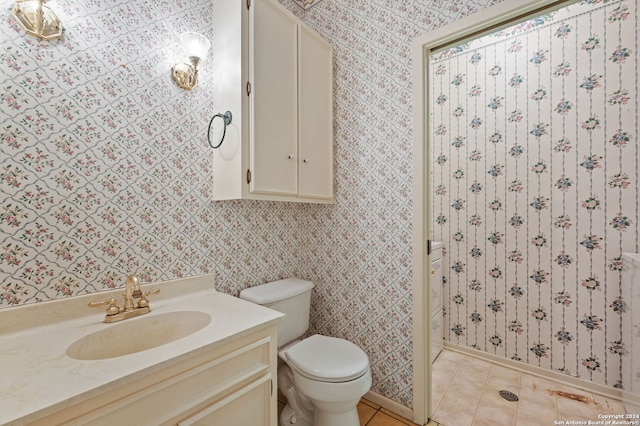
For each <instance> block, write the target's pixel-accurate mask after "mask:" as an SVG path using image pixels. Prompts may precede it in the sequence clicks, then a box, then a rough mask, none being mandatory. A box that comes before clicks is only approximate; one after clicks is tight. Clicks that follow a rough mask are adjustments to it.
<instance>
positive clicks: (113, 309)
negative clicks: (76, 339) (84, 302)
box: [89, 297, 120, 316]
mask: <svg viewBox="0 0 640 426" xmlns="http://www.w3.org/2000/svg"><path fill="white" fill-rule="evenodd" d="M104 305H109V307H108V308H107V316H110V315H115V314H117V313H119V312H120V309H119V308H118V306H117V305H116V299H114V298H113V297H112V298H111V299H109V300H94V301H93V302H89V307H90V308H95V307H96V306H104Z"/></svg>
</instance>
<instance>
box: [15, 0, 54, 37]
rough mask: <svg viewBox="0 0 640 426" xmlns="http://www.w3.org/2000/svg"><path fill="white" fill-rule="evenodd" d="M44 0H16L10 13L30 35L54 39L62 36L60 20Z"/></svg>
mask: <svg viewBox="0 0 640 426" xmlns="http://www.w3.org/2000/svg"><path fill="white" fill-rule="evenodd" d="M45 2H46V0H16V2H15V3H14V4H13V9H12V11H11V15H12V16H13V18H14V19H15V20H16V21H17V22H18V24H20V26H21V27H22V28H23V29H24V30H25V31H26V32H27V34H30V35H32V36H35V37H38V38H40V39H42V40H55V39H57V38H60V37H61V36H62V22H61V21H60V18H58V15H56V13H55V12H54V11H53V10H52V9H51V8H50V7H49V6H46V5H45V4H44V3H45Z"/></svg>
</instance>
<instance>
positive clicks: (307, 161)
mask: <svg viewBox="0 0 640 426" xmlns="http://www.w3.org/2000/svg"><path fill="white" fill-rule="evenodd" d="M302 161H304V162H305V163H310V162H311V160H309V159H308V158H305V159H304V160H302Z"/></svg>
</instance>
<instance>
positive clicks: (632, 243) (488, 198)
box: [431, 0, 640, 388]
mask: <svg viewBox="0 0 640 426" xmlns="http://www.w3.org/2000/svg"><path fill="white" fill-rule="evenodd" d="M637 8H638V4H637V2H634V1H606V0H605V1H597V0H585V1H581V2H579V3H577V4H574V5H571V6H569V7H567V8H564V9H562V10H560V11H558V12H554V13H550V14H548V15H544V16H541V17H539V18H537V19H534V20H531V21H529V22H526V23H523V24H520V25H517V26H515V27H511V28H508V29H505V30H502V31H500V32H498V33H495V34H492V35H489V36H486V37H483V38H481V39H478V40H475V41H473V42H471V43H468V44H466V45H463V46H460V47H458V48H456V49H451V50H449V51H446V52H443V53H441V54H439V55H437V56H434V57H433V58H432V72H431V78H432V81H433V82H434V86H435V87H434V90H435V96H434V99H433V102H432V109H431V110H432V112H433V115H432V123H433V129H434V130H433V140H434V141H435V143H434V146H433V158H434V161H435V164H434V165H433V169H432V172H433V180H434V191H433V192H434V195H433V197H434V200H433V217H434V218H435V222H436V223H435V225H434V230H435V231H434V233H435V239H436V240H440V239H442V240H443V241H445V246H446V247H447V251H448V262H449V264H448V270H447V271H445V280H444V281H445V282H444V292H445V298H446V302H445V305H446V306H447V308H446V311H447V315H446V317H445V339H446V340H448V341H450V342H452V343H455V344H458V345H461V346H467V347H471V348H475V349H478V350H480V351H485V352H489V353H492V354H496V355H499V356H503V357H505V358H511V359H513V360H518V361H522V362H525V363H528V364H533V365H536V366H540V367H544V368H547V369H552V370H556V371H561V372H564V373H566V374H568V375H572V376H576V377H580V378H583V379H586V380H590V381H593V382H597V383H601V384H606V385H609V386H613V387H617V388H624V386H625V380H627V379H626V378H624V377H622V374H621V357H626V356H629V354H628V342H626V341H624V339H623V338H622V324H623V322H624V321H628V317H627V303H628V301H627V300H625V299H624V298H623V297H622V290H621V284H620V283H621V271H622V269H623V264H622V261H621V254H622V252H636V251H637V250H638V243H637V241H638V231H639V228H638V214H639V213H638V212H639V210H638V204H637V200H638V183H639V182H638V174H637V171H638V160H639V156H638V147H637V139H636V138H637V135H638V130H639V124H640V122H639V116H638V113H637V108H636V107H637V99H638V93H637V84H636V82H637V78H638V73H637V69H638V55H637V46H638V24H639V22H638V12H639V11H638V10H637Z"/></svg>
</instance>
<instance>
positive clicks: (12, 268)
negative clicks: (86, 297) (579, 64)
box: [0, 0, 494, 407]
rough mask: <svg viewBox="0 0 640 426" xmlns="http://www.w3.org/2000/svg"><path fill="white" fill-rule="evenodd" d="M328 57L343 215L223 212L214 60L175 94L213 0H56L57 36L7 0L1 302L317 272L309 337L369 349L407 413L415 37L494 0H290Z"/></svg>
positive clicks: (1, 99)
mask: <svg viewBox="0 0 640 426" xmlns="http://www.w3.org/2000/svg"><path fill="white" fill-rule="evenodd" d="M281 1H282V4H284V5H285V6H286V7H288V8H289V9H290V10H292V11H293V12H294V13H296V14H297V15H298V16H300V17H301V18H302V19H303V20H304V21H305V22H306V23H307V24H308V25H310V26H311V27H312V28H314V29H315V30H316V31H318V32H319V33H320V34H322V36H323V37H325V38H326V39H327V40H329V41H330V42H331V44H332V45H333V46H334V47H335V99H336V100H335V106H336V108H335V112H336V114H335V129H336V130H335V134H336V137H335V140H336V196H337V203H336V205H334V206H314V205H299V204H295V203H268V202H246V201H243V202H213V201H211V200H210V199H209V197H208V194H209V192H210V189H211V187H212V185H216V182H213V181H212V178H211V169H210V167H211V166H210V162H209V159H210V158H211V156H212V155H215V153H212V151H211V150H210V149H209V148H207V146H206V139H205V130H206V129H205V126H206V124H207V123H208V120H209V118H210V117H211V116H212V115H213V114H214V113H216V112H220V111H221V110H223V108H224V105H222V104H220V102H219V99H220V97H219V95H221V94H219V93H216V90H217V86H216V82H215V80H212V79H208V77H210V76H212V75H215V73H216V70H212V69H211V64H212V63H213V60H212V58H214V57H215V54H216V52H211V56H210V57H209V58H208V59H207V60H206V61H205V62H204V63H203V65H202V68H201V73H202V74H201V86H200V87H198V88H197V89H195V90H194V91H191V92H187V91H184V90H182V89H179V88H177V87H176V86H175V85H174V84H173V82H172V81H171V78H170V72H169V70H170V68H171V65H172V64H173V62H174V61H176V60H177V59H179V58H180V57H181V55H180V51H179V47H178V43H177V38H176V35H177V34H179V33H180V32H182V31H185V30H195V31H200V32H202V33H204V34H207V35H209V36H215V29H214V31H213V33H212V31H211V28H210V24H211V22H212V13H215V10H214V11H211V10H210V8H209V7H208V4H209V3H208V1H206V0H198V1H190V2H185V1H176V0H172V1H168V0H165V1H162V0H160V1H155V2H146V1H143V0H133V1H131V0H127V1H124V0H121V1H119V0H110V1H109V2H104V1H101V0H91V1H79V0H71V1H64V2H50V4H51V5H52V6H53V7H55V9H56V10H57V11H58V13H59V15H60V16H61V17H62V19H63V21H64V26H65V35H64V37H63V39H62V40H60V41H57V42H40V41H37V40H36V39H34V38H32V37H29V36H26V35H25V34H24V33H23V32H22V31H20V30H19V29H18V28H17V27H16V25H15V24H14V23H13V21H12V20H11V19H10V18H9V10H10V7H11V4H12V2H11V1H8V0H0V18H1V19H0V22H2V25H0V185H1V187H2V197H1V198H0V248H1V250H0V306H2V307H8V306H12V305H22V304H26V303H33V302H37V301H41V300H42V301H44V300H51V299H56V298H62V297H67V296H70V295H75V294H82V293H90V292H95V291H99V290H102V289H105V288H112V287H117V286H120V285H121V284H122V282H123V281H124V277H125V275H126V273H129V272H136V273H138V274H139V275H141V276H142V277H143V279H144V281H155V280H165V279H170V278H176V277H180V276H189V275H196V274H201V273H206V272H215V273H216V274H217V276H218V287H219V289H220V290H221V291H225V292H228V293H231V294H238V292H239V291H240V290H241V289H243V288H246V287H249V286H251V285H255V284H257V283H262V282H266V281H270V280H274V279H277V278H284V277H286V276H291V275H297V276H299V277H301V278H305V279H311V280H313V281H314V282H315V283H316V284H317V287H316V289H315V290H314V298H313V318H312V330H311V331H312V332H321V333H325V334H329V335H334V336H339V337H345V338H347V339H349V340H352V341H354V342H355V343H357V344H359V345H360V346H362V347H363V348H364V349H365V351H366V352H367V354H368V355H369V359H370V362H371V365H372V373H373V378H374V384H373V391H375V392H377V393H379V394H381V395H383V396H386V397H388V398H391V399H392V400H394V401H396V402H398V403H399V404H402V405H405V406H407V407H410V406H411V404H412V374H413V372H412V359H411V357H412V350H413V349H412V345H411V328H412V321H411V281H412V277H411V256H412V252H411V232H412V230H411V190H412V183H411V173H412V170H411V167H412V166H411V165H412V147H411V143H412V135H411V127H412V118H411V117H412V112H411V103H412V99H411V96H412V87H411V79H412V76H411V59H410V57H411V54H410V51H411V50H410V49H411V43H412V41H413V39H414V37H415V36H417V35H419V34H423V33H425V32H427V31H429V30H430V29H433V28H437V27H439V26H442V25H444V24H446V23H449V22H452V21H455V20H456V19H459V18H460V17H462V16H465V15H468V14H470V13H473V12H474V11H476V10H478V9H481V8H484V7H486V6H488V5H490V4H492V3H494V1H491V0H465V1H462V0H447V1H445V0H438V1H431V0H429V1H427V0H420V1H414V2H411V3H410V4H408V3H407V2H388V1H379V0H377V1H370V2H351V1H347V0H322V1H321V2H318V1H316V2H315V3H314V4H313V5H312V7H310V8H308V9H307V10H305V8H304V7H300V6H304V5H305V4H306V5H310V4H311V3H309V2H304V1H303V2H300V1H299V0H297V1H296V2H294V0H281Z"/></svg>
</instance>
